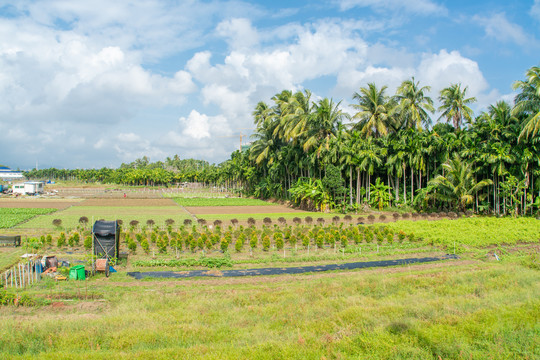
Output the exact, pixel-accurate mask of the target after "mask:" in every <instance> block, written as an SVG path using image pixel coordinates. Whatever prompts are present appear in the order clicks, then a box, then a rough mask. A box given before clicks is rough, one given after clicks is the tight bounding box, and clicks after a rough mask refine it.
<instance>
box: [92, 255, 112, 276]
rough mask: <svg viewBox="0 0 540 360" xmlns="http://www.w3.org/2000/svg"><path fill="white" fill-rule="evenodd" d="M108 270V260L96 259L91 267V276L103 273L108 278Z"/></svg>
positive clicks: (109, 272)
mask: <svg viewBox="0 0 540 360" xmlns="http://www.w3.org/2000/svg"><path fill="white" fill-rule="evenodd" d="M110 269H111V267H110V265H109V259H96V261H94V264H93V265H92V275H95V274H96V272H102V273H105V276H106V277H109V275H110V274H111V271H110Z"/></svg>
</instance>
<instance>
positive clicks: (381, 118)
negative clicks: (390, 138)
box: [352, 83, 394, 137]
mask: <svg viewBox="0 0 540 360" xmlns="http://www.w3.org/2000/svg"><path fill="white" fill-rule="evenodd" d="M386 89H387V87H386V86H383V87H382V88H381V89H380V90H379V89H377V86H376V85H375V84H374V83H369V84H368V86H367V87H362V88H360V92H355V93H354V94H353V99H354V100H356V101H358V104H353V105H352V106H353V107H354V108H355V109H357V110H358V112H357V113H356V114H355V115H354V116H353V119H354V120H358V122H357V123H353V125H352V129H353V130H360V131H361V132H362V134H364V135H368V136H375V137H380V136H385V135H387V134H388V124H389V123H390V122H391V121H392V114H393V110H394V104H393V102H391V101H389V99H388V97H387V96H386V95H385V91H386Z"/></svg>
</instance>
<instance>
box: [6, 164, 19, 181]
mask: <svg viewBox="0 0 540 360" xmlns="http://www.w3.org/2000/svg"><path fill="white" fill-rule="evenodd" d="M0 179H2V180H4V181H11V180H17V179H24V175H23V173H22V171H15V170H11V169H10V168H8V167H7V166H2V165H0Z"/></svg>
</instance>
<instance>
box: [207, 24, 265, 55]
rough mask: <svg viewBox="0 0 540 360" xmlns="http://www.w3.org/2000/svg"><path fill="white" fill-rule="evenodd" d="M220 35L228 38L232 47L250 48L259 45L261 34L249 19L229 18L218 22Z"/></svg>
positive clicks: (217, 29)
mask: <svg viewBox="0 0 540 360" xmlns="http://www.w3.org/2000/svg"><path fill="white" fill-rule="evenodd" d="M216 31H217V33H218V35H219V36H222V37H224V38H226V39H227V41H228V43H229V45H230V46H231V48H232V49H242V48H250V47H252V46H255V45H257V43H258V42H259V35H258V33H257V30H256V29H254V28H253V27H252V26H251V21H249V20H248V19H229V20H224V21H222V22H221V23H219V24H218V26H217V28H216Z"/></svg>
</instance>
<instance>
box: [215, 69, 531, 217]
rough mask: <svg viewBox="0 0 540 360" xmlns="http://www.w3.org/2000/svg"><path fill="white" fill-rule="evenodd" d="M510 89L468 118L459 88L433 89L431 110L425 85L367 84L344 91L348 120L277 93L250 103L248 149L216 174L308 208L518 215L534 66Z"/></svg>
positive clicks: (327, 106)
mask: <svg viewBox="0 0 540 360" xmlns="http://www.w3.org/2000/svg"><path fill="white" fill-rule="evenodd" d="M514 89H515V90H516V91H517V95H516V96H515V99H514V103H513V104H509V103H507V102H505V101H498V102H497V103H496V104H493V105H490V106H489V108H488V109H487V111H484V112H482V113H480V114H476V115H475V114H474V113H473V111H472V110H471V108H470V105H471V104H473V103H474V102H475V101H476V99H475V98H474V97H471V96H468V94H467V91H468V89H467V87H463V86H462V85H461V84H452V85H450V86H449V87H447V88H444V89H443V90H441V91H440V93H439V97H438V100H439V103H440V106H439V107H438V108H437V109H436V108H435V106H434V101H433V99H432V98H430V97H429V96H428V93H429V91H430V90H431V89H430V87H429V86H425V85H422V84H420V83H419V82H418V81H416V80H415V79H414V78H412V79H410V80H406V81H404V82H403V83H402V84H401V85H400V86H399V87H398V88H397V90H396V92H395V94H388V88H387V87H386V86H382V87H378V86H377V85H376V84H373V83H370V84H367V86H366V87H362V88H360V89H359V91H358V92H355V93H354V94H353V95H352V99H353V100H354V104H353V105H352V106H353V108H354V109H355V113H354V115H352V116H350V115H348V114H347V113H345V112H344V111H343V109H342V108H341V102H337V103H336V102H334V101H333V100H332V99H328V98H323V99H320V100H314V99H312V94H311V92H310V91H309V90H304V91H298V92H295V93H293V92H291V91H287V90H284V91H282V92H280V93H278V94H276V95H275V96H274V97H272V99H271V100H272V103H271V104H267V103H265V102H259V103H258V104H257V106H256V107H255V109H254V111H253V118H254V123H255V126H256V131H255V134H254V135H253V140H254V141H253V142H252V144H251V147H250V148H249V150H248V151H245V152H242V153H241V152H238V151H237V152H235V153H233V154H232V156H231V159H230V160H229V161H227V162H226V163H225V164H222V166H221V167H222V170H221V171H225V172H227V173H228V174H231V176H234V179H235V180H238V181H240V182H241V183H242V185H243V187H244V190H245V191H246V192H247V193H248V194H250V195H253V196H256V197H262V198H269V197H274V198H286V199H290V200H292V201H293V202H295V203H297V204H298V205H300V206H304V207H311V208H315V209H326V208H329V207H339V208H343V209H345V210H346V209H357V208H358V207H359V206H361V205H362V204H371V205H372V206H376V207H383V206H388V205H392V206H413V207H415V208H417V209H424V210H427V209H433V210H435V209H455V210H459V211H465V209H473V210H474V211H477V212H484V213H493V212H494V213H497V214H508V213H513V214H525V213H528V212H532V211H534V210H535V209H538V207H539V205H540V180H539V177H540V68H539V67H532V68H530V69H529V70H528V71H527V72H526V79H525V80H521V81H516V82H515V83H514ZM436 111H438V113H440V117H439V118H438V119H434V114H435V113H436ZM434 120H439V121H436V122H435V124H434V125H433V123H434ZM233 174H234V175H233Z"/></svg>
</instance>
